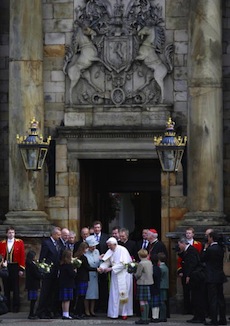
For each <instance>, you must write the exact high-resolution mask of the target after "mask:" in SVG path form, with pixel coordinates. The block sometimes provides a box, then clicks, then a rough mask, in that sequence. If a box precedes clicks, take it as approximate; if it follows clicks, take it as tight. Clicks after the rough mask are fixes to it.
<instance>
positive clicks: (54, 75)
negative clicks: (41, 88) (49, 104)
mask: <svg viewBox="0 0 230 326" xmlns="http://www.w3.org/2000/svg"><path fill="white" fill-rule="evenodd" d="M51 81H65V75H64V73H63V72H62V71H58V70H56V71H51Z"/></svg>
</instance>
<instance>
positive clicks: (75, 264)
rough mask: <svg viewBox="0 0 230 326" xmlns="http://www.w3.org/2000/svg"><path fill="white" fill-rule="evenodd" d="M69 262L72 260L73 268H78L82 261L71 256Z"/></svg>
mask: <svg viewBox="0 0 230 326" xmlns="http://www.w3.org/2000/svg"><path fill="white" fill-rule="evenodd" d="M71 262H72V264H73V266H74V268H79V267H80V266H81V264H82V261H81V260H80V259H78V258H72V260H71Z"/></svg>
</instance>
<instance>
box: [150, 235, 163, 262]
mask: <svg viewBox="0 0 230 326" xmlns="http://www.w3.org/2000/svg"><path fill="white" fill-rule="evenodd" d="M147 239H148V241H149V244H148V247H147V250H148V253H149V257H150V259H151V261H152V262H153V261H154V256H156V255H157V254H158V253H159V252H163V253H164V254H165V255H166V257H168V252H167V249H166V247H165V245H164V243H163V242H161V241H160V240H158V233H157V231H156V230H155V229H149V230H148V236H147Z"/></svg>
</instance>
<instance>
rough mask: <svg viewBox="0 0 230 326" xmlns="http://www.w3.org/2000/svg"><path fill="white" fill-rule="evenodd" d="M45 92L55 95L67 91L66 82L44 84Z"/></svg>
mask: <svg viewBox="0 0 230 326" xmlns="http://www.w3.org/2000/svg"><path fill="white" fill-rule="evenodd" d="M44 90H45V92H47V93H49V92H50V93H55V92H62V93H63V92H64V91H65V83H64V82H61V81H60V82H44Z"/></svg>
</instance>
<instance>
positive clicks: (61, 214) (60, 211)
mask: <svg viewBox="0 0 230 326" xmlns="http://www.w3.org/2000/svg"><path fill="white" fill-rule="evenodd" d="M48 213H49V216H50V219H51V220H57V221H59V222H60V221H62V220H68V209H67V208H48Z"/></svg>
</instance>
